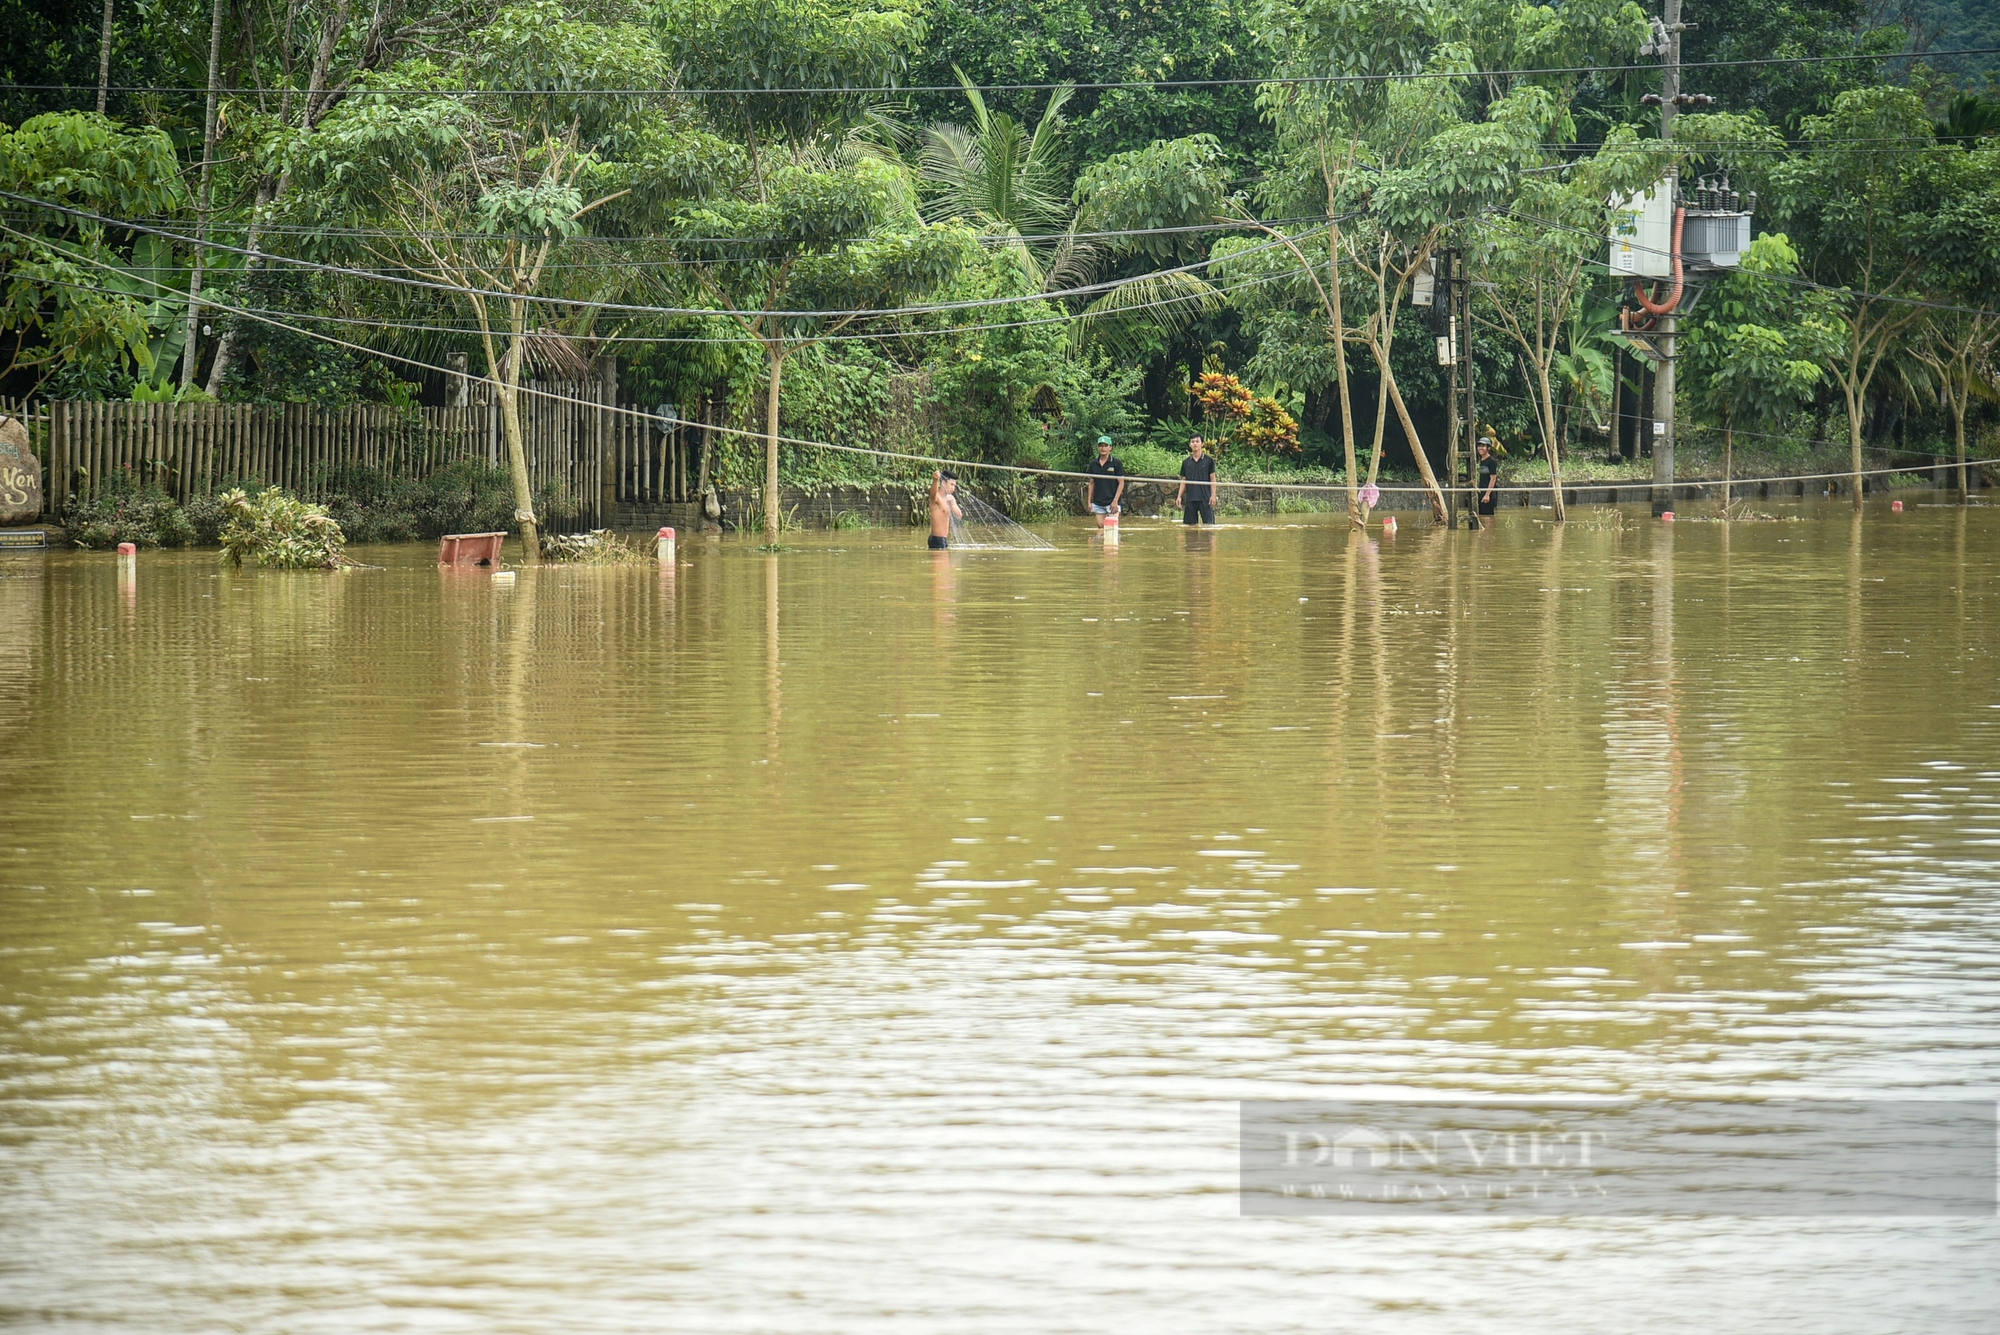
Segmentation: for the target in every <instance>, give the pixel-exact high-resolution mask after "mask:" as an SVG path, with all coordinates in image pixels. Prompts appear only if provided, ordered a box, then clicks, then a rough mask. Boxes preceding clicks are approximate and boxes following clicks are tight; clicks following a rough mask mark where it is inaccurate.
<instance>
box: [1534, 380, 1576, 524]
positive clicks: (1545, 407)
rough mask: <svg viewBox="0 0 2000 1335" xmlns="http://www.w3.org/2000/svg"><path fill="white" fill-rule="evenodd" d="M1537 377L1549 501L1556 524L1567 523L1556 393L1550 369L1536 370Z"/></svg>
mask: <svg viewBox="0 0 2000 1335" xmlns="http://www.w3.org/2000/svg"><path fill="white" fill-rule="evenodd" d="M1536 376H1537V378H1538V379H1540V381H1541V384H1542V402H1541V410H1542V441H1543V443H1544V446H1545V447H1546V448H1545V450H1544V452H1545V453H1546V454H1547V455H1548V456H1549V500H1550V503H1551V504H1552V505H1553V506H1554V508H1555V512H1556V522H1557V523H1558V524H1561V523H1566V522H1568V520H1569V513H1568V511H1566V510H1564V509H1563V471H1562V450H1561V447H1560V446H1559V445H1557V444H1556V401H1555V397H1554V391H1553V390H1552V389H1551V388H1550V386H1549V368H1548V367H1547V366H1540V367H1537V368H1536Z"/></svg>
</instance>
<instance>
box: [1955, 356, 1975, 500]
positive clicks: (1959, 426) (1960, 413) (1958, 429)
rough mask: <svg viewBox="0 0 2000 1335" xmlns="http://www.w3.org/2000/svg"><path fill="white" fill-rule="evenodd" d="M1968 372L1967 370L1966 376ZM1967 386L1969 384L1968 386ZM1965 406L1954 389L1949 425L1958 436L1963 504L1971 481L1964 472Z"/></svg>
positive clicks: (1959, 486) (1969, 490) (1970, 495)
mask: <svg viewBox="0 0 2000 1335" xmlns="http://www.w3.org/2000/svg"><path fill="white" fill-rule="evenodd" d="M1969 376H1970V372H1969V371H1968V378H1969ZM1968 388H1969V386H1968ZM1965 408H1966V403H1965V400H1964V399H1963V398H1961V397H1960V396H1959V394H1958V392H1957V391H1956V390H1954V391H1953V392H1952V396H1951V425H1952V430H1953V431H1954V432H1955V433H1956V435H1957V437H1958V503H1959V504H1960V505H1964V504H1966V503H1967V502H1969V501H1970V500H1971V499H1972V488H1971V487H1970V486H1969V485H1968V483H1969V482H1970V481H1971V479H1970V478H1968V477H1967V476H1966V472H1965Z"/></svg>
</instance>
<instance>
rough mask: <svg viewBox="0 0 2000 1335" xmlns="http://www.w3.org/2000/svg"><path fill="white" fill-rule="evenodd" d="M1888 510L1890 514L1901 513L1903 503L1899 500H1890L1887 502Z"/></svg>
mask: <svg viewBox="0 0 2000 1335" xmlns="http://www.w3.org/2000/svg"><path fill="white" fill-rule="evenodd" d="M1889 511H1890V513H1892V514H1901V513H1903V503H1902V502H1901V501H1890V502H1889Z"/></svg>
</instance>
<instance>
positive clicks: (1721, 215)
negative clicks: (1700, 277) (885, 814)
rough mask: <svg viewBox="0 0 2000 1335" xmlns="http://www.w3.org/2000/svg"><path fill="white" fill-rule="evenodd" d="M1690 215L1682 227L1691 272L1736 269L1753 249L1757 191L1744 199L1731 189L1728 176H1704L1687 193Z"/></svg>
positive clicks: (1685, 200) (1684, 255)
mask: <svg viewBox="0 0 2000 1335" xmlns="http://www.w3.org/2000/svg"><path fill="white" fill-rule="evenodd" d="M1681 205H1682V207H1683V208H1685V209H1686V210H1687V215H1686V217H1685V219H1684V220H1683V222H1682V226H1681V260H1682V263H1684V264H1685V265H1686V266H1687V267H1688V268H1689V269H1690V270H1693V271H1696V272H1699V271H1701V270H1705V269H1734V268H1736V267H1737V266H1738V265H1739V264H1741V263H1742V262H1743V252H1744V251H1746V250H1748V249H1750V215H1751V214H1752V213H1754V212H1756V209H1757V196H1756V193H1755V192H1754V191H1753V192H1752V193H1750V194H1749V195H1741V194H1738V193H1737V192H1736V191H1734V190H1731V189H1730V188H1729V178H1728V177H1727V176H1704V177H1702V178H1701V180H1700V181H1699V182H1698V183H1697V184H1696V186H1695V188H1694V189H1693V190H1692V191H1691V192H1683V194H1682V197H1681Z"/></svg>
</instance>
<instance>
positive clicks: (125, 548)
mask: <svg viewBox="0 0 2000 1335" xmlns="http://www.w3.org/2000/svg"><path fill="white" fill-rule="evenodd" d="M118 554H119V555H120V556H137V555H138V554H139V544H138V543H136V542H121V543H119V544H118Z"/></svg>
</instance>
